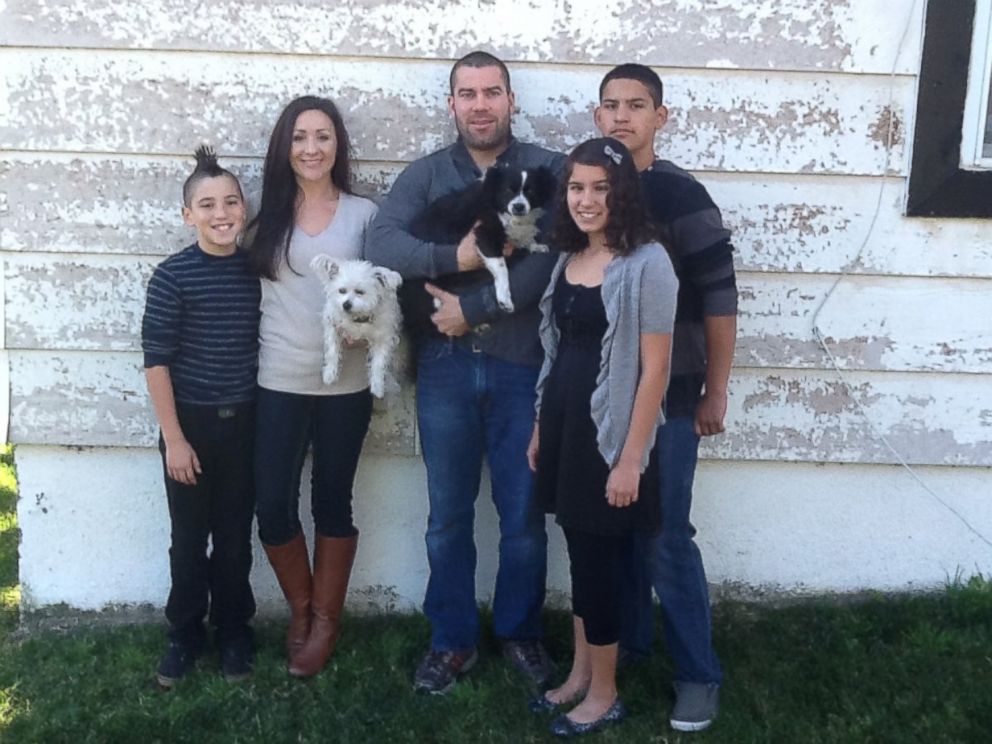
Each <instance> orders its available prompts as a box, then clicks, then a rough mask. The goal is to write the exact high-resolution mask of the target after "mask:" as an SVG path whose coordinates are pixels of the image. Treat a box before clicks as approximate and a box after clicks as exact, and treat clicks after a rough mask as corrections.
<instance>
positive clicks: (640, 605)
mask: <svg viewBox="0 0 992 744" xmlns="http://www.w3.org/2000/svg"><path fill="white" fill-rule="evenodd" d="M693 423H694V422H693V419H692V417H691V416H679V417H675V418H671V419H669V420H668V421H667V422H666V423H665V424H664V426H662V427H661V429H660V430H659V431H658V444H657V446H658V465H659V469H660V471H661V476H660V477H661V533H660V534H658V535H655V536H652V537H644V536H636V537H635V541H636V542H635V549H634V556H635V559H634V561H633V565H632V566H631V571H630V579H631V580H630V582H629V583H628V585H627V587H626V588H627V592H626V596H625V597H624V601H623V614H622V617H623V627H622V629H621V635H620V645H621V646H623V647H624V648H626V649H627V650H629V651H632V652H634V653H638V654H647V653H648V652H649V651H650V648H651V642H652V640H653V637H654V622H653V619H654V616H653V611H654V610H653V607H652V603H651V588H652V586H653V587H654V590H655V592H657V594H658V601H659V602H660V604H661V616H662V622H663V623H664V630H665V641H666V644H667V646H668V652H669V654H670V655H671V657H672V663H673V664H674V665H675V680H676V681H679V682H698V683H716V684H720V682H721V679H722V672H721V669H720V662H719V660H718V659H717V656H716V653H715V652H714V650H713V643H712V619H711V615H710V600H709V591H708V589H707V586H706V571H705V570H704V568H703V559H702V556H701V555H700V553H699V548H698V547H697V546H696V543H695V541H694V540H693V537H694V536H695V534H696V529H695V528H694V527H693V526H692V523H691V522H690V521H689V512H690V510H691V508H692V482H693V477H694V476H695V472H696V460H697V457H698V452H699V437H698V436H696V433H695V431H694V428H693Z"/></svg>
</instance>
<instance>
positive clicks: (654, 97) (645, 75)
mask: <svg viewBox="0 0 992 744" xmlns="http://www.w3.org/2000/svg"><path fill="white" fill-rule="evenodd" d="M611 80H636V81H637V82H639V83H643V85H644V87H645V88H647V89H648V93H650V94H651V101H652V102H653V103H654V107H655V108H658V107H659V106H661V105H662V103H663V102H664V98H665V86H664V85H662V83H661V78H660V77H658V73H657V72H655V71H654V70H652V69H651V68H650V67H646V66H645V65H639V64H637V63H635V62H630V63H628V64H625V65H618V66H616V67H614V68H613V69H612V70H610V71H609V72H608V73H606V75H605V76H604V77H603V82H601V83H600V84H599V100H600V101H602V100H603V91H604V90H605V89H606V84H607V83H609V82H610V81H611Z"/></svg>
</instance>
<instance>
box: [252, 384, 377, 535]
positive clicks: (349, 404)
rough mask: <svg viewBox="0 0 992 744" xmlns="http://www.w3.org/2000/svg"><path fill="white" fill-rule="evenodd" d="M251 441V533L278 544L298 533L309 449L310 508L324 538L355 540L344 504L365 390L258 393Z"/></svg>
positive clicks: (368, 407) (366, 414) (365, 421)
mask: <svg viewBox="0 0 992 744" xmlns="http://www.w3.org/2000/svg"><path fill="white" fill-rule="evenodd" d="M257 419H258V421H257V432H258V433H257V436H256V439H255V448H256V449H255V488H256V490H257V492H258V504H257V506H256V509H257V511H258V534H259V537H260V538H261V539H262V542H263V543H265V544H266V545H285V544H286V543H288V542H289V541H290V540H292V539H293V538H294V537H296V535H297V534H298V533H299V531H300V515H299V502H300V477H301V473H302V471H303V460H304V458H305V457H306V454H307V449H308V448H309V447H310V446H312V447H313V469H312V473H311V478H310V509H311V511H312V513H313V523H314V528H315V529H316V531H317V532H318V534H320V535H323V536H324V537H351V536H353V535H356V534H358V530H356V529H355V525H354V522H353V521H352V512H351V499H352V486H353V485H354V482H355V473H356V471H357V470H358V458H359V456H360V455H361V454H362V443H363V442H364V441H365V434H366V432H368V429H369V421H371V419H372V395H371V393H369V391H368V390H362V391H360V392H357V393H347V394H344V395H298V394H296V393H283V392H278V391H275V390H268V389H266V388H259V391H258V409H257Z"/></svg>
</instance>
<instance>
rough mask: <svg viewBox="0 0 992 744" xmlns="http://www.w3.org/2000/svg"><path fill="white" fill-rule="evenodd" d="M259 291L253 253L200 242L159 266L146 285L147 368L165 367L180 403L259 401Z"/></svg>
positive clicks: (143, 336)
mask: <svg viewBox="0 0 992 744" xmlns="http://www.w3.org/2000/svg"><path fill="white" fill-rule="evenodd" d="M260 300H261V289H260V286H259V281H258V278H257V277H256V276H253V275H252V273H251V272H250V271H249V269H248V261H247V256H246V254H245V253H244V252H243V251H237V252H235V253H234V254H233V255H231V256H212V255H210V254H208V253H204V252H203V251H202V250H201V249H200V247H199V246H198V245H197V244H196V243H194V244H193V245H191V246H188V247H187V248H184V249H183V250H182V251H180V252H179V253H177V254H175V255H174V256H170V257H169V258H167V259H165V260H164V261H163V262H162V263H160V264H159V265H158V266H157V267H156V269H155V272H154V273H153V274H152V278H151V280H150V281H149V282H148V295H147V299H146V301H145V315H144V317H143V318H142V321H141V347H142V350H143V351H144V354H145V367H157V366H166V367H168V368H169V375H170V377H171V378H172V387H173V392H174V395H175V398H176V402H177V403H186V404H191V405H231V404H235V403H244V402H247V401H250V400H253V399H254V397H255V388H256V380H257V374H258V321H259V309H258V308H259V302H260Z"/></svg>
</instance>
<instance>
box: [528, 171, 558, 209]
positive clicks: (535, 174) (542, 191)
mask: <svg viewBox="0 0 992 744" xmlns="http://www.w3.org/2000/svg"><path fill="white" fill-rule="evenodd" d="M527 183H528V185H531V184H533V187H534V191H533V193H534V202H535V203H536V204H540V205H544V204H547V203H548V202H550V201H551V199H552V198H553V197H554V195H555V191H556V190H557V189H558V179H557V178H555V174H554V173H552V172H551V169H550V168H548V167H547V166H545V165H542V166H541V167H540V168H535V169H533V170H531V171H528V173H527Z"/></svg>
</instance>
